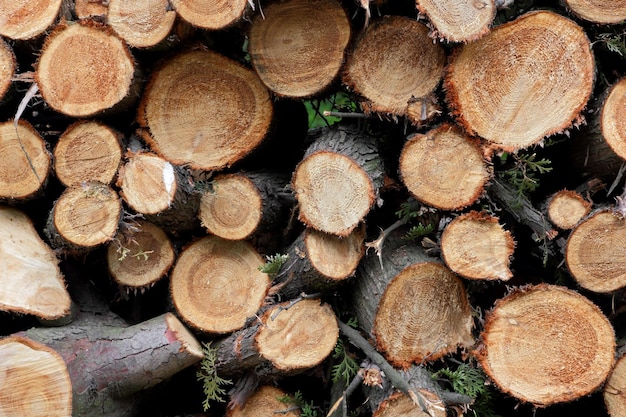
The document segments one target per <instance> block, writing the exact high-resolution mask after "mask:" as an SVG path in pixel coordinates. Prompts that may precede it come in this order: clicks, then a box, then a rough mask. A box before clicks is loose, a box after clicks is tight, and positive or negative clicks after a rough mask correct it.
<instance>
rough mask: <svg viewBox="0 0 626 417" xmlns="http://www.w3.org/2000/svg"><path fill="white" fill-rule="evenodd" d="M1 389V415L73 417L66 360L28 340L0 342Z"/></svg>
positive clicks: (47, 348) (18, 338)
mask: <svg viewBox="0 0 626 417" xmlns="http://www.w3.org/2000/svg"><path fill="white" fill-rule="evenodd" d="M0 386H1V387H3V389H2V390H0V415H3V416H14V417H44V416H45V417H48V416H54V417H71V416H72V383H71V381H70V375H69V373H68V371H67V367H66V366H65V362H63V358H61V356H60V355H59V354H58V353H57V352H55V351H54V350H52V349H50V348H49V347H47V346H45V345H42V344H40V343H37V342H34V341H33V340H30V339H28V338H26V337H17V336H11V337H6V338H4V339H0Z"/></svg>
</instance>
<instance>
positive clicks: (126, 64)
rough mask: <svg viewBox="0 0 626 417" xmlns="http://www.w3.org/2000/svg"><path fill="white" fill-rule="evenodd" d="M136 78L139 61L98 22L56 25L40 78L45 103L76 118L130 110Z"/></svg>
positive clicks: (41, 62)
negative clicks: (106, 111)
mask: <svg viewBox="0 0 626 417" xmlns="http://www.w3.org/2000/svg"><path fill="white" fill-rule="evenodd" d="M104 58H106V60H104ZM134 75H135V61H134V59H133V57H132V55H131V54H130V51H129V50H128V47H127V46H126V45H125V44H124V41H122V40H121V39H120V38H118V37H117V35H115V33H114V32H113V31H112V30H111V29H110V28H108V27H107V26H104V25H100V24H98V23H96V22H95V21H93V20H81V21H79V22H77V23H76V24H71V25H69V24H59V25H57V26H56V27H55V29H54V31H52V33H51V34H50V35H48V37H47V38H46V42H45V44H44V46H43V48H42V51H41V55H40V57H39V60H38V61H37V67H36V73H35V76H36V80H37V85H38V86H39V91H40V92H41V95H42V97H43V99H44V100H45V101H46V103H47V104H48V105H49V106H50V107H51V108H52V109H54V110H56V111H58V112H60V113H63V114H66V115H68V116H73V117H86V116H92V115H96V114H99V113H102V112H103V111H104V110H108V111H109V112H111V111H112V110H110V109H111V108H112V107H113V106H117V108H118V109H119V108H121V107H123V106H124V105H130V103H131V102H132V101H134V100H135V94H134V93H135V92H133V89H135V88H136V87H137V84H136V82H137V80H135V84H134V83H133V81H134ZM122 103H123V104H122Z"/></svg>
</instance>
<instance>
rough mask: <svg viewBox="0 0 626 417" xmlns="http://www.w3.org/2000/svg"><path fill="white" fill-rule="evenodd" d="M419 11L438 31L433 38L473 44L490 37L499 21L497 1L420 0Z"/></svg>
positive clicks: (417, 1)
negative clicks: (489, 34)
mask: <svg viewBox="0 0 626 417" xmlns="http://www.w3.org/2000/svg"><path fill="white" fill-rule="evenodd" d="M415 3H416V6H417V10H418V11H419V12H420V13H423V14H425V15H426V16H427V17H428V20H429V21H430V22H431V23H432V24H433V26H434V27H435V30H434V33H433V34H432V35H431V36H434V37H437V38H441V39H445V40H447V41H449V42H471V41H475V40H476V39H479V38H480V37H482V36H483V35H486V34H487V33H489V29H490V27H491V24H492V23H493V19H494V18H495V17H496V4H495V3H496V2H495V1H494V0H478V1H477V0H461V1H459V0H443V1H436V0H416V1H415Z"/></svg>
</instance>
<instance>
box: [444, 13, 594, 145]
mask: <svg viewBox="0 0 626 417" xmlns="http://www.w3.org/2000/svg"><path fill="white" fill-rule="evenodd" d="M594 77H595V61H594V57H593V54H592V53H591V45H590V43H589V39H588V38H587V36H586V35H585V32H583V30H582V28H581V27H580V26H578V25H577V24H576V23H575V22H573V21H572V20H570V19H568V18H566V17H563V16H561V15H558V14H556V13H554V12H550V11H533V12H528V13H526V14H524V15H522V16H520V17H519V18H517V19H516V20H514V21H512V22H508V23H505V24H503V25H501V26H498V27H497V28H495V29H493V30H492V31H491V32H490V33H489V34H487V35H485V36H483V37H482V38H480V39H478V40H477V41H475V42H470V43H467V44H464V45H462V46H460V47H459V48H458V49H457V52H456V53H454V54H453V56H452V57H451V62H450V65H449V66H448V71H447V73H446V76H445V89H446V99H447V101H448V103H449V105H450V106H451V108H452V109H453V111H454V114H455V115H456V118H457V121H458V123H459V124H461V125H462V126H463V127H464V128H465V129H466V130H467V132H468V133H470V134H475V135H478V136H480V137H482V138H484V139H486V140H487V141H488V142H489V143H491V144H492V145H493V146H494V147H496V148H498V149H502V150H505V151H514V150H518V149H522V148H526V147H529V146H531V145H533V144H536V143H539V142H541V140H543V139H544V138H545V137H546V136H548V135H551V134H554V133H558V132H562V131H564V130H565V129H567V128H569V127H571V126H572V124H573V123H576V122H577V121H578V117H579V115H580V112H581V110H583V109H584V108H585V106H586V104H587V101H588V100H589V98H590V96H591V93H592V90H593V83H594ZM493 80H498V82H497V83H494V82H493ZM529 120H532V121H533V122H532V123H529Z"/></svg>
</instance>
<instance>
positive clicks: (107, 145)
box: [54, 120, 122, 187]
mask: <svg viewBox="0 0 626 417" xmlns="http://www.w3.org/2000/svg"><path fill="white" fill-rule="evenodd" d="M120 143H121V134H120V133H119V132H117V131H116V130H114V129H113V128H111V127H109V126H106V125H104V124H102V123H100V122H97V121H93V120H89V121H87V120H85V121H78V122H75V123H73V124H72V125H70V126H69V127H68V128H67V129H66V130H65V131H64V132H63V134H61V136H60V137H59V140H58V142H57V144H56V146H55V148H54V173H55V175H56V177H57V178H58V179H59V181H61V183H62V184H63V185H65V186H66V187H69V186H72V185H77V184H80V183H83V182H89V181H99V182H101V183H103V184H111V183H112V182H113V178H115V176H116V175H117V170H118V168H119V166H120V164H121V162H122V147H121V145H120Z"/></svg>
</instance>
